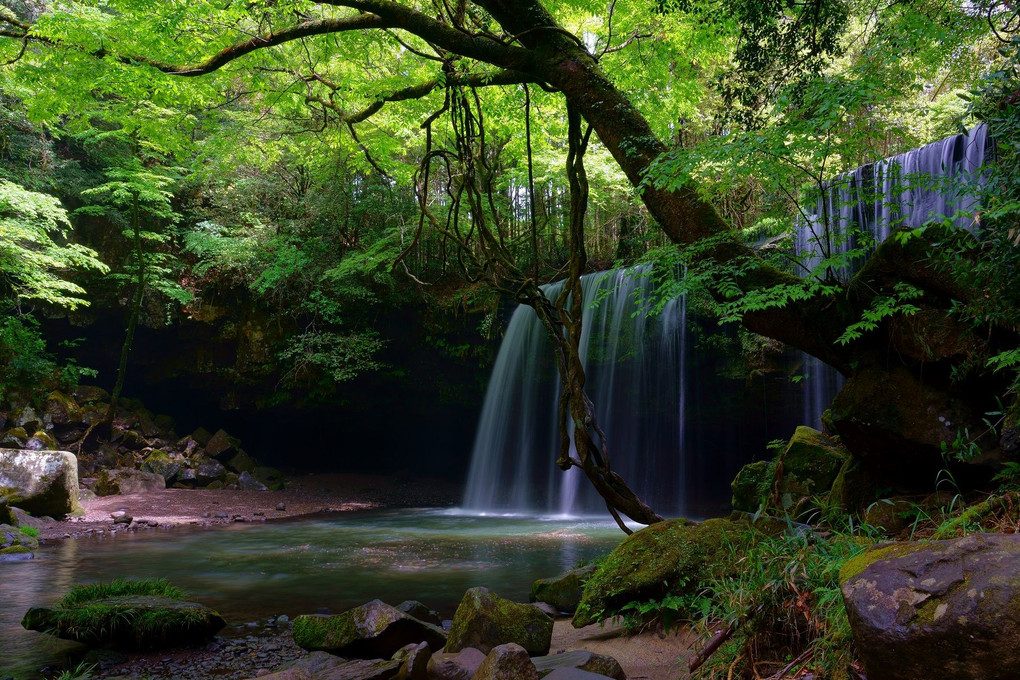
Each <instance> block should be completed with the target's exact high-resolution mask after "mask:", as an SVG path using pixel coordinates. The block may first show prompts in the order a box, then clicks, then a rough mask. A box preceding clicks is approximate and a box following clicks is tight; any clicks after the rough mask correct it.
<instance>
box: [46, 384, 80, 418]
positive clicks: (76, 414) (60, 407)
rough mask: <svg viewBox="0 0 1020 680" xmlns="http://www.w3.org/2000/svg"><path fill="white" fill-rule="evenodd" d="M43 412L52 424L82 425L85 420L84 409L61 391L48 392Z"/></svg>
mask: <svg viewBox="0 0 1020 680" xmlns="http://www.w3.org/2000/svg"><path fill="white" fill-rule="evenodd" d="M44 413H45V414H46V415H48V416H49V417H50V422H52V423H53V424H54V425H82V424H84V422H85V411H84V410H83V409H82V407H81V406H79V405H78V402H76V401H75V400H74V399H73V398H71V397H70V396H68V395H66V394H64V393H63V392H50V393H49V395H47V397H46V407H45V410H44Z"/></svg>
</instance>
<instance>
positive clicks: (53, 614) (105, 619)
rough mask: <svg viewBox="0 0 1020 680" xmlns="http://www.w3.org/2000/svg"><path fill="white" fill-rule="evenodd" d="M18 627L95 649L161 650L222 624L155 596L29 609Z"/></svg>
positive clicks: (196, 608)
mask: <svg viewBox="0 0 1020 680" xmlns="http://www.w3.org/2000/svg"><path fill="white" fill-rule="evenodd" d="M21 625H22V626H24V627H25V628H27V629H28V630H37V631H40V632H43V633H50V634H51V635H56V636H57V637H59V638H63V639H65V640H74V641H75V642H82V643H84V644H87V645H93V646H107V645H109V646H111V647H119V648H136V649H162V648H165V647H175V646H178V645H186V644H193V643H198V642H204V641H206V640H208V639H210V638H212V636H213V635H215V634H216V632H217V631H219V630H220V629H221V628H223V626H225V625H226V623H225V622H224V621H223V619H222V618H221V617H220V615H219V614H217V613H216V612H215V611H213V610H212V609H209V608H208V607H205V606H203V605H201V604H198V603H197V602H184V601H182V600H178V599H172V598H169V597H159V596H154V595H123V596H118V597H108V598H97V599H92V600H87V601H84V602H79V603H75V604H58V605H57V606H55V607H32V608H31V609H29V610H28V612H27V613H26V614H25V617H24V619H22V621H21Z"/></svg>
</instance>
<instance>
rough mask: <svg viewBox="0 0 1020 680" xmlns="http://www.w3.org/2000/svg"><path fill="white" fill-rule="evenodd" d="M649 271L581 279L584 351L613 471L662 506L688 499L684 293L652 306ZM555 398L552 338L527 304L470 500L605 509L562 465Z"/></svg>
mask: <svg viewBox="0 0 1020 680" xmlns="http://www.w3.org/2000/svg"><path fill="white" fill-rule="evenodd" d="M650 273H651V271H650V269H649V268H648V267H638V268H634V269H630V270H614V271H608V272H599V273H596V274H588V275H586V276H583V277H582V278H581V288H582V297H583V301H582V304H583V309H584V315H583V318H582V326H581V328H582V331H581V340H580V354H581V357H582V359H583V361H584V368H585V374H586V377H587V382H586V386H585V389H586V392H587V393H588V395H589V397H590V398H591V400H592V403H593V404H594V405H595V417H596V419H597V422H598V423H599V425H600V426H601V428H602V429H603V430H604V431H605V433H606V436H607V438H608V440H607V442H606V443H607V449H608V452H609V456H610V461H611V463H612V467H613V470H615V471H616V472H618V473H620V474H621V475H623V478H624V479H626V480H627V481H628V482H629V483H631V484H632V485H633V486H634V488H637V489H641V490H642V492H643V493H646V494H649V495H652V496H654V497H655V498H656V499H657V500H659V502H660V503H662V506H663V507H669V508H675V509H677V510H682V509H683V499H684V494H683V489H684V485H685V480H684V477H685V469H684V460H683V454H682V451H683V436H684V394H685V390H686V380H685V377H684V366H685V364H686V362H685V357H686V354H687V342H686V340H687V339H686V334H685V325H686V302H685V301H684V300H683V299H680V300H671V301H669V302H667V304H666V306H665V308H664V309H663V310H662V311H661V312H660V313H659V314H657V315H654V316H651V315H649V314H648V313H647V306H648V303H649V302H650V300H649V295H650V293H651V290H650ZM562 287H563V282H562V281H561V282H558V283H554V284H550V285H548V286H544V287H543V291H544V292H545V294H546V295H547V296H548V297H550V298H555V297H556V296H557V295H558V294H559V293H560V291H561V290H562ZM558 399H559V376H558V375H557V372H556V366H555V363H554V361H553V352H552V346H551V343H550V342H549V339H548V338H547V337H546V335H545V330H544V329H543V328H542V326H541V324H540V323H539V321H538V318H537V316H536V314H535V311H534V310H533V309H532V308H530V307H527V306H524V305H521V306H519V307H518V308H517V310H516V311H515V312H514V313H513V316H512V317H511V319H510V323H509V325H508V327H507V331H506V337H505V339H504V340H503V343H502V345H501V346H500V350H499V354H498V356H497V358H496V364H495V366H494V368H493V371H492V378H491V379H490V381H489V387H488V391H487V393H486V396H485V404H484V407H483V409H482V416H481V421H480V423H479V426H478V433H477V435H476V438H475V444H474V452H473V455H472V462H471V467H470V470H469V472H468V484H467V493H466V496H465V499H464V506H465V508H467V509H471V510H488V511H500V510H502V511H522V510H526V509H531V510H535V509H538V510H541V511H544V512H548V513H552V514H578V513H586V512H592V513H594V512H600V511H601V512H605V502H604V501H602V500H601V499H600V498H599V496H598V494H597V493H595V491H594V489H593V488H592V487H591V484H590V483H589V482H588V481H587V480H586V479H585V478H584V475H583V473H582V472H581V471H580V470H577V469H576V468H573V469H571V470H569V471H568V472H566V473H563V472H561V471H560V470H558V469H557V468H556V467H555V458H556V452H557V451H558V448H559V446H558V442H559V440H558V430H557V427H556V418H557V404H558ZM571 452H572V455H573V456H575V457H576V453H574V452H573V449H571Z"/></svg>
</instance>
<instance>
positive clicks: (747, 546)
mask: <svg viewBox="0 0 1020 680" xmlns="http://www.w3.org/2000/svg"><path fill="white" fill-rule="evenodd" d="M771 521H772V522H774V523H776V524H779V523H780V522H778V521H777V520H771ZM786 526H787V530H786V531H785V532H784V533H780V534H778V535H777V534H775V533H774V532H773V533H766V532H762V530H761V529H760V528H758V527H757V526H756V525H755V524H754V523H747V524H744V527H745V528H744V531H743V532H735V531H728V532H723V534H722V535H721V536H720V542H719V544H718V547H717V549H716V550H715V551H714V553H712V554H711V555H710V559H709V560H708V561H709V562H711V564H708V563H706V564H704V565H702V567H701V569H700V570H699V574H700V575H699V576H695V574H694V573H693V572H691V573H690V579H689V581H688V583H686V586H685V587H684V588H683V589H681V590H679V591H675V592H671V593H667V594H665V595H662V596H657V597H649V598H644V599H640V600H633V601H631V602H628V603H626V604H624V605H623V606H619V607H616V608H615V610H614V613H615V617H616V619H617V620H618V621H620V622H622V624H623V625H624V626H626V627H628V628H630V629H632V630H640V629H648V628H652V629H662V630H665V631H670V630H673V629H677V628H680V627H683V626H687V627H689V628H690V629H691V630H692V631H694V632H695V633H698V634H700V635H701V636H702V638H703V643H707V642H708V641H709V640H711V639H712V638H713V637H714V636H716V635H717V634H718V632H719V631H721V630H727V629H731V630H732V631H733V632H732V635H731V636H730V637H729V638H728V640H727V641H726V642H725V643H724V644H723V645H722V646H721V647H720V648H719V649H718V650H717V651H716V652H715V653H714V654H712V655H711V656H710V657H709V658H708V660H707V662H706V663H705V664H704V665H703V666H701V667H700V668H699V669H697V671H696V672H695V673H694V675H693V677H695V678H713V679H715V678H727V679H731V678H742V679H746V680H749V679H751V678H758V677H761V678H765V677H769V676H771V675H773V674H776V673H778V672H780V671H781V670H783V668H785V667H786V666H788V665H790V664H791V662H793V661H795V660H798V659H799V660H800V661H799V663H795V664H793V666H792V667H791V669H790V671H789V673H790V675H789V677H796V676H795V675H794V671H796V670H798V669H803V670H804V671H805V672H807V671H810V672H813V673H815V676H816V677H820V678H822V677H824V678H829V679H833V680H843V679H845V678H849V677H851V676H850V675H848V672H849V671H848V669H850V668H855V667H856V665H857V661H856V657H855V653H854V650H853V646H852V640H851V635H850V627H849V623H848V621H847V617H846V611H845V609H844V606H843V600H842V596H841V594H840V589H839V582H840V580H839V574H840V569H841V568H842V567H843V565H844V564H846V563H847V562H848V561H849V560H851V559H852V558H854V557H855V556H857V555H860V554H862V553H863V552H864V551H865V550H867V549H868V547H870V546H871V545H873V544H874V543H875V541H876V538H875V537H874V535H873V533H874V532H871V531H855V532H838V531H824V532H823V531H816V530H814V529H812V528H810V527H807V526H805V525H802V524H796V523H793V522H787V523H786ZM596 583H597V582H596Z"/></svg>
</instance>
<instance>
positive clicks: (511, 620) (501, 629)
mask: <svg viewBox="0 0 1020 680" xmlns="http://www.w3.org/2000/svg"><path fill="white" fill-rule="evenodd" d="M552 630H553V620H552V619H551V618H549V617H548V616H546V615H545V614H543V613H542V612H540V611H539V610H538V609H536V608H535V607H532V606H531V605H527V604H520V603H517V602H513V601H511V600H507V599H504V598H502V597H500V596H498V595H496V594H495V593H494V592H492V591H491V590H489V589H488V588H471V589H470V590H468V591H467V592H466V593H464V597H463V599H461V601H460V604H459V605H458V606H457V611H456V613H455V614H454V615H453V625H451V626H450V633H449V637H448V639H447V641H446V651H447V652H459V651H461V650H462V649H465V648H466V647H474V648H475V649H477V650H479V651H481V652H482V653H483V654H488V653H489V652H491V651H492V650H493V648H494V647H498V646H499V645H505V644H507V643H510V642H513V643H514V644H518V645H520V646H521V647H523V648H524V649H526V650H527V652H528V654H531V655H533V656H541V655H544V654H548V653H549V645H550V644H551V643H552Z"/></svg>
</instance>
